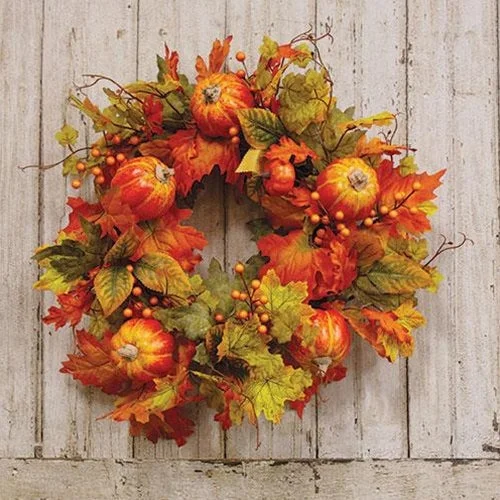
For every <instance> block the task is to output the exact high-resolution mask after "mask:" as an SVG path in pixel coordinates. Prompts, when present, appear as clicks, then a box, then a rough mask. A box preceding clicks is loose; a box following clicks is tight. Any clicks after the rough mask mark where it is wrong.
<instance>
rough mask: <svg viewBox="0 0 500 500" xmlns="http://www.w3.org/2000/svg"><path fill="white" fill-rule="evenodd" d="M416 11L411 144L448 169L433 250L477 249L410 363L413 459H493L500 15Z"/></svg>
mask: <svg viewBox="0 0 500 500" xmlns="http://www.w3.org/2000/svg"><path fill="white" fill-rule="evenodd" d="M409 7H410V10H409V15H408V21H409V42H410V44H411V52H410V61H409V66H408V71H409V94H408V103H409V110H410V121H409V138H410V142H411V143H412V144H414V145H415V146H416V147H418V148H419V150H420V152H419V153H418V156H417V158H418V162H419V163H420V164H421V166H422V167H424V168H425V169H429V170H431V171H434V170H438V169H440V168H443V167H446V168H447V169H448V173H447V175H446V176H445V178H444V182H445V185H444V186H443V187H442V188H441V189H440V191H439V195H440V207H441V210H440V211H439V212H438V214H437V216H436V217H435V219H434V227H435V234H434V235H433V237H432V238H431V246H432V247H434V248H436V247H437V245H438V243H439V237H438V234H439V233H443V234H445V235H446V236H447V237H448V238H449V239H452V240H455V239H457V240H460V234H459V232H464V233H466V234H467V236H469V237H470V238H471V239H473V240H474V242H475V245H474V246H473V247H472V246H470V245H469V246H465V247H464V248H462V249H460V250H459V251H457V252H455V253H453V254H451V253H448V254H444V255H443V257H442V258H440V259H439V261H438V263H439V266H440V267H441V271H442V272H443V274H444V275H445V276H446V278H445V281H444V282H443V286H442V287H441V289H440V291H439V293H438V295H437V296H431V297H429V296H426V297H422V299H423V300H422V302H421V303H422V308H423V310H424V311H426V313H428V314H427V315H428V327H427V328H426V329H425V330H422V331H421V332H420V333H419V335H418V341H417V348H416V353H415V356H414V358H413V359H412V360H411V361H410V380H409V381H410V386H409V389H410V412H409V413H410V437H411V444H412V449H411V454H412V456H415V457H429V456H431V457H432V456H455V457H481V456H484V457H487V456H493V455H492V451H491V447H492V446H493V447H497V448H498V446H499V443H500V435H499V432H498V415H499V400H498V397H499V396H498V388H499V382H500V373H499V354H498V349H499V331H500V323H499V316H498V315H499V302H498V290H499V281H498V280H499V272H498V271H499V246H498V243H499V242H498V237H499V220H498V211H497V210H498V199H499V197H498V189H499V179H498V74H497V68H498V52H497V51H498V44H497V40H498V38H497V37H498V32H497V31H496V30H497V28H498V23H497V11H496V7H495V2H480V3H476V4H474V5H473V4H471V3H467V2H460V3H456V4H453V5H445V4H444V3H443V2H437V3H436V2H427V1H419V2H418V5H417V4H414V3H410V4H409ZM493 449H494V448H493ZM494 453H495V452H494ZM496 453H498V451H497V452H496Z"/></svg>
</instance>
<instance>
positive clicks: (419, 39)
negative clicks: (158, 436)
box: [0, 0, 500, 498]
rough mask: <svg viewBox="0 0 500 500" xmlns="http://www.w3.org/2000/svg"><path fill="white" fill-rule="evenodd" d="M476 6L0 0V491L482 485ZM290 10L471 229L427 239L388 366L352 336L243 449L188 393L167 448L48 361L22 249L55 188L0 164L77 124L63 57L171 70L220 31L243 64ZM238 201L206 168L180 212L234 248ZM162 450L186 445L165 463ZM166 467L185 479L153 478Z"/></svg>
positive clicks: (486, 352)
mask: <svg viewBox="0 0 500 500" xmlns="http://www.w3.org/2000/svg"><path fill="white" fill-rule="evenodd" d="M497 4H498V1H495V0H483V1H465V2H464V1H459V0H448V1H446V0H406V1H405V0H359V1H352V0H293V1H292V0H288V1H284V0H273V1H270V0H190V1H187V0H184V1H182V0H177V1H176V0H162V1H159V0H157V1H155V0H128V1H125V0H124V1H120V0H107V1H105V2H104V1H99V0H66V1H65V2H60V1H56V0H17V1H16V2H10V1H8V0H0V63H1V66H0V68H1V70H0V74H1V86H0V96H1V101H0V131H1V137H3V140H2V146H1V148H0V179H1V182H0V190H1V197H0V202H1V204H2V205H1V229H0V235H1V238H2V245H1V270H2V276H3V283H4V286H5V293H4V294H3V295H2V299H1V300H2V305H1V311H2V312H1V336H2V343H1V349H0V381H1V382H0V457H3V458H0V488H1V489H0V497H1V498H42V497H43V498H62V497H64V495H65V493H64V492H65V491H66V492H67V493H66V494H67V495H68V496H67V498H76V497H78V498H108V497H109V498H135V497H136V496H137V497H138V498H150V497H151V498H183V497H184V496H187V495H188V494H190V495H191V498H194V497H196V498H198V496H197V495H196V494H194V493H193V491H194V490H193V485H191V486H189V482H190V481H195V482H194V483H193V484H194V485H196V488H199V490H198V494H199V495H201V493H200V492H201V491H205V492H204V493H203V494H202V496H203V497H204V498H209V497H211V496H214V497H215V496H218V497H220V498H240V497H244V496H245V495H246V496H247V497H248V495H252V494H253V496H254V497H255V498H257V497H258V498H261V496H262V498H281V497H282V496H287V495H288V494H289V493H299V496H301V497H302V498H309V496H313V495H314V494H317V495H318V496H319V497H323V498H329V497H332V498H337V497H338V498H345V497H349V496H352V497H355V498H365V497H366V498H378V497H380V498H403V497H404V498H451V497H456V496H459V495H458V493H461V494H463V495H464V496H465V497H467V498H486V497H488V498H500V462H499V461H498V459H499V458H500V434H499V425H500V424H499V421H500V415H499V398H500V395H499V394H498V389H499V382H500V380H499V376H500V368H499V305H500V304H499V300H498V296H499V292H498V290H499V286H500V283H499V278H498V274H499V273H498V266H499V245H498V238H499V215H498V206H499V168H498V166H499V157H498V147H499V134H498V126H499V108H498V104H499V89H498V83H499V71H498V70H499V52H498V51H499V45H498V37H499V31H498V5H497ZM309 25H312V27H313V29H315V30H316V31H317V32H318V33H319V32H322V31H324V30H325V28H326V25H329V26H332V29H333V35H334V43H333V44H331V45H329V44H324V58H325V60H326V62H327V63H328V64H329V65H330V66H331V68H332V71H333V75H334V78H335V82H336V95H337V96H338V100H339V102H340V104H341V106H345V107H347V106H349V105H351V104H355V105H356V107H357V110H358V114H371V113H375V112H378V111H380V110H384V109H389V110H396V111H398V112H399V113H400V115H399V123H400V128H399V133H398V138H399V141H403V142H404V141H408V142H409V144H410V145H411V146H414V147H417V148H418V150H419V152H418V154H417V159H418V163H419V164H420V166H421V167H424V168H426V169H428V170H430V171H435V170H438V169H440V168H443V167H446V168H447V169H448V174H447V175H446V177H445V184H444V186H443V187H442V188H440V190H439V195H440V207H441V210H440V212H439V214H438V215H436V216H435V217H434V226H435V233H436V235H437V234H438V233H444V234H446V235H448V236H449V237H450V238H456V237H457V235H458V233H459V232H460V231H463V232H465V233H467V235H468V236H469V237H470V238H472V239H473V240H474V241H475V246H473V247H472V246H467V247H464V248H463V249H462V250H460V251H459V252H456V253H453V254H452V253H449V254H446V255H445V256H443V258H442V259H441V261H440V266H441V270H442V272H443V273H444V275H445V276H446V278H445V280H444V282H443V284H442V286H441V289H440V291H439V293H438V294H437V295H436V296H428V295H422V297H421V306H422V308H423V310H424V312H425V313H426V315H427V316H428V326H427V327H426V328H424V329H421V330H420V331H418V333H417V340H416V344H417V348H416V353H415V355H414V356H413V358H412V359H411V360H410V361H409V362H405V361H400V362H398V363H396V364H395V365H394V366H390V365H389V364H388V363H386V362H384V361H383V360H382V359H379V358H378V357H377V356H376V355H375V354H374V353H373V352H372V350H371V349H370V348H369V347H368V346H365V345H362V343H361V342H355V347H354V352H353V354H352V356H351V358H350V361H349V364H348V367H349V374H348V377H347V378H346V379H345V380H344V381H342V382H340V383H337V384H332V385H331V386H330V387H328V388H326V389H324V390H323V391H322V392H321V395H320V397H319V398H318V401H317V405H316V406H315V405H311V406H310V408H309V409H308V410H307V411H306V413H305V415H304V418H303V419H302V420H299V419H298V418H296V417H295V416H294V415H293V414H291V413H290V414H289V415H287V416H286V417H285V419H284V421H283V423H282V424H281V425H280V426H272V425H266V424H264V423H263V424H262V425H261V430H260V438H261V441H262V445H261V446H260V447H259V448H258V449H255V444H256V435H255V430H254V429H252V428H250V427H248V426H244V427H243V428H241V429H235V430H231V431H230V432H228V433H222V432H220V431H219V430H218V428H217V427H216V425H214V423H213V422H212V415H211V414H210V413H209V412H208V411H206V410H200V411H199V414H198V416H197V419H198V422H199V426H198V432H197V433H196V435H195V436H193V437H192V439H191V440H190V441H189V443H188V444H187V445H186V446H184V447H183V448H181V449H178V448H177V447H176V446H175V445H172V444H170V443H159V444H158V445H156V446H154V445H152V444H150V443H148V442H146V441H144V440H142V439H132V438H130V437H128V435H127V428H126V425H119V424H115V423H110V422H108V421H106V420H99V421H96V417H98V416H100V415H102V414H103V413H105V412H106V411H107V410H108V409H109V407H110V401H109V399H108V398H107V397H103V396H101V395H100V394H98V393H97V392H95V391H92V390H85V389H83V388H82V387H81V386H80V385H77V384H76V383H75V382H74V381H72V380H71V378H70V377H68V376H63V375H61V374H59V372H58V369H59V366H60V363H61V361H62V360H63V359H64V358H65V355H66V353H67V352H69V351H71V350H72V349H73V340H72V336H71V334H70V332H69V331H63V332H60V331H58V332H53V331H52V329H51V328H47V327H45V326H43V325H42V323H41V320H40V318H41V315H42V313H43V312H44V311H46V309H47V307H48V306H49V305H50V303H51V300H52V299H51V298H50V297H49V296H48V295H47V296H44V297H41V296H40V294H39V293H37V292H34V291H32V290H31V283H32V282H33V281H34V280H35V279H36V276H37V269H36V267H35V265H33V264H32V263H30V261H29V257H30V255H31V254H32V252H33V249H34V248H35V247H36V246H37V245H38V244H39V243H40V242H47V241H50V240H51V239H53V237H54V235H55V233H56V230H57V229H58V228H59V227H60V224H61V221H62V220H63V219H64V217H65V206H64V199H65V196H66V195H68V194H72V195H75V194H76V193H75V192H73V191H72V189H71V188H70V187H69V183H68V182H65V181H64V180H63V179H62V178H61V176H60V172H56V171H48V172H45V173H44V174H42V173H37V172H35V171H31V172H26V173H22V172H20V171H19V170H18V169H17V168H16V166H17V165H21V164H29V163H34V162H40V163H50V162H53V161H54V160H56V159H59V158H60V157H61V156H62V154H63V151H62V149H61V148H60V147H59V146H57V144H55V142H54V140H53V135H54V132H55V131H56V130H57V129H58V127H59V126H60V125H61V123H62V122H63V121H64V120H65V119H69V120H71V121H72V122H74V123H80V125H81V132H82V135H81V137H84V138H85V139H86V140H87V141H91V134H90V132H89V130H88V127H87V126H86V124H85V123H84V122H83V121H82V120H81V119H80V117H78V116H77V115H76V114H75V113H74V112H73V111H71V110H68V109H67V107H66V106H65V104H64V103H65V98H66V97H67V95H68V93H69V90H70V89H71V87H72V86H73V84H74V83H80V82H82V77H81V75H82V74H84V73H103V74H106V75H109V76H111V77H113V78H115V79H116V80H119V81H123V82H127V81H130V80H134V79H136V78H141V79H147V78H154V76H155V74H156V67H155V54H156V53H161V52H162V50H163V43H164V42H168V44H169V45H170V46H171V47H173V48H176V49H178V50H179V51H180V53H181V61H182V70H183V71H184V72H186V73H188V74H189V75H191V76H192V75H193V64H194V58H195V56H196V55H197V54H207V53H208V51H209V49H210V46H211V42H212V40H213V39H214V38H215V37H219V38H220V37H223V36H225V35H226V34H229V33H232V34H233V35H234V43H233V47H234V48H235V49H244V50H245V51H246V52H247V54H248V55H249V59H250V61H249V64H250V65H252V63H254V62H255V55H256V53H257V48H258V46H259V44H260V41H261V38H262V35H263V34H264V33H267V34H270V35H272V36H273V37H275V38H277V39H280V40H283V41H286V40H289V39H290V38H291V37H292V36H293V35H295V34H297V33H299V32H302V31H304V30H306V29H307V28H308V27H309ZM92 96H93V97H96V98H97V96H98V92H97V90H96V91H95V93H92ZM250 217H251V214H249V213H248V209H247V207H245V206H244V205H243V206H242V205H238V204H236V203H235V202H234V201H233V200H232V198H230V197H229V196H227V192H225V188H224V187H223V185H222V184H221V182H220V181H219V180H218V179H211V180H210V182H209V183H208V187H207V190H206V192H205V193H204V194H203V195H202V196H201V198H200V200H199V202H198V206H197V213H196V216H195V219H196V220H195V224H196V225H198V227H200V228H202V229H203V230H204V231H205V232H206V233H207V235H208V237H209V239H210V245H209V248H208V249H207V251H206V252H205V256H206V257H209V256H212V255H216V256H218V257H219V258H220V259H222V260H223V261H224V262H225V263H227V265H230V264H231V263H233V262H234V261H235V260H236V259H238V258H243V257H245V256H246V255H249V254H251V253H252V250H253V249H252V248H251V247H250V246H249V244H248V242H247V240H248V238H247V235H246V234H245V231H244V229H243V226H244V222H245V221H246V220H248V219H249V218H250ZM431 241H432V243H433V244H434V245H436V244H437V242H438V237H437V236H432V237H431ZM172 458H175V459H203V460H205V462H203V463H201V462H195V463H193V462H184V461H165V459H172ZM82 459H83V462H82V461H81V460H82ZM101 459H103V460H101ZM104 459H105V460H104ZM138 459H153V461H151V462H150V461H146V462H141V461H139V460H138ZM208 459H219V460H220V459H226V460H230V459H234V460H239V461H241V460H244V459H275V460H277V459H280V460H290V459H297V460H299V462H298V463H297V464H295V465H294V464H290V465H286V466H285V465H283V466H282V467H274V468H273V467H271V465H272V464H273V462H269V461H265V462H262V463H257V464H255V463H253V462H252V463H249V464H246V462H244V463H243V465H241V464H240V465H222V464H221V463H218V462H213V463H212V462H206V460H208ZM308 459H323V461H312V462H309V461H307V460H308ZM351 459H353V460H355V461H353V462H352V463H350V464H345V463H343V461H344V460H351ZM371 459H384V460H385V459H387V461H383V462H380V461H378V460H377V461H373V460H371ZM394 459H397V460H394ZM400 459H403V460H400ZM443 459H445V460H453V462H446V461H444V462H443ZM462 459H467V460H469V459H473V461H472V462H470V461H469V462H468V461H465V460H462ZM274 463H276V462H274ZM303 463H304V464H307V465H302V464H303ZM245 464H246V466H245ZM231 473H233V474H231ZM179 475H183V477H184V481H185V484H186V486H185V489H183V488H182V487H181V486H180V485H176V486H175V488H173V487H169V486H168V485H169V484H172V483H171V481H175V478H176V477H178V476H179ZM278 480H280V481H281V482H279V483H278V482H277V481H278ZM58 481H59V483H60V484H58V485H57V486H56V484H55V483H57V482H58ZM62 485H64V488H63V486H62ZM65 488H69V489H67V490H66V489H65ZM203 488H206V490H203ZM273 488H274V489H273ZM155 491H156V493H155ZM245 492H246V493H245ZM249 492H250V493H249ZM266 492H267V493H266ZM4 494H6V496H4ZM259 495H261V496H259Z"/></svg>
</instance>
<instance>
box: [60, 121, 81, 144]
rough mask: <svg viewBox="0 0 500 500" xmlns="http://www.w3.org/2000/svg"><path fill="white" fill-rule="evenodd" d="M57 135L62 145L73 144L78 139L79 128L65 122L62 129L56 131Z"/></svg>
mask: <svg viewBox="0 0 500 500" xmlns="http://www.w3.org/2000/svg"><path fill="white" fill-rule="evenodd" d="M55 137H56V141H57V142H58V143H59V144H60V145H61V146H73V145H74V144H76V141H77V140H78V130H76V129H74V128H73V127H72V126H71V125H68V124H65V125H63V126H62V127H61V130H59V131H58V132H56V135H55Z"/></svg>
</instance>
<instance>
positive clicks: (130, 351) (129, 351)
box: [117, 344, 139, 361]
mask: <svg viewBox="0 0 500 500" xmlns="http://www.w3.org/2000/svg"><path fill="white" fill-rule="evenodd" d="M117 352H118V354H119V355H120V356H121V357H122V358H125V359H126V360H127V361H135V359H136V358H137V356H138V354H139V349H137V347H136V346H135V345H133V344H125V345H122V346H121V347H120V348H119V349H118V350H117Z"/></svg>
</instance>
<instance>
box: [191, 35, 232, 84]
mask: <svg viewBox="0 0 500 500" xmlns="http://www.w3.org/2000/svg"><path fill="white" fill-rule="evenodd" d="M232 39H233V37H232V36H228V37H226V38H225V39H224V40H223V41H222V42H221V41H220V40H218V39H216V40H215V41H214V43H213V45H212V50H211V51H210V54H209V56H208V67H207V64H206V63H205V61H204V60H203V58H202V57H201V56H198V57H197V58H196V66H195V67H196V71H197V72H198V76H197V77H196V79H197V80H201V79H202V78H205V77H207V76H209V75H211V74H212V73H218V72H219V71H220V70H221V69H222V67H223V66H224V62H225V61H226V58H227V56H228V54H229V50H230V48H231V40H232Z"/></svg>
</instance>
